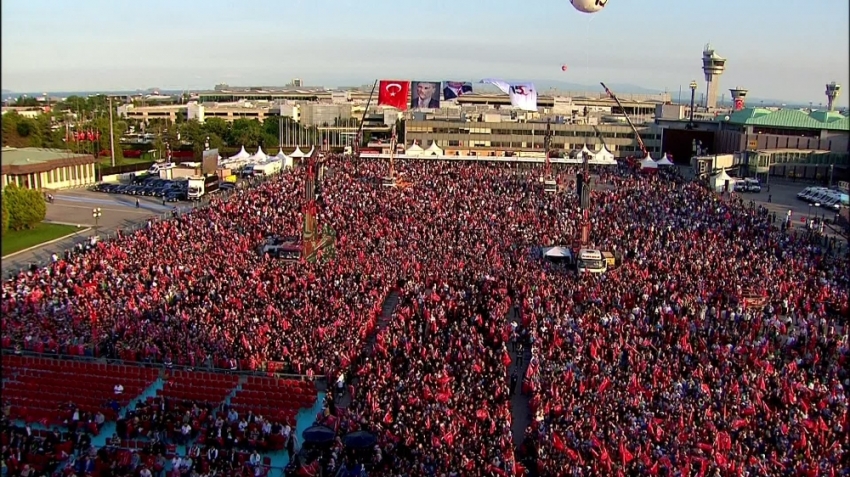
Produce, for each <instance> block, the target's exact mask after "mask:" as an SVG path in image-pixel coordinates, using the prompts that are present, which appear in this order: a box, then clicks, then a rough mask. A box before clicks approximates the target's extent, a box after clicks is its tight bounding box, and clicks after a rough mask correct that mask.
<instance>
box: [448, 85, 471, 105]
mask: <svg viewBox="0 0 850 477" xmlns="http://www.w3.org/2000/svg"><path fill="white" fill-rule="evenodd" d="M470 93H472V83H470V82H468V81H444V82H443V101H452V100H457V98H459V97H461V96H463V95H465V94H470Z"/></svg>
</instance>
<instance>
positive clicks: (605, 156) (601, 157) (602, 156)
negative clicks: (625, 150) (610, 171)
mask: <svg viewBox="0 0 850 477" xmlns="http://www.w3.org/2000/svg"><path fill="white" fill-rule="evenodd" d="M591 154H594V153H591ZM588 163H591V164H606V165H613V164H616V163H617V160H616V159H614V154H613V153H612V152H611V151H609V150H608V148H607V147H605V146H604V145H603V146H602V149H601V150H600V151H599V152H597V153H595V154H594V157H593V159H591V160H590V161H588Z"/></svg>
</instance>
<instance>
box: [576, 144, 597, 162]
mask: <svg viewBox="0 0 850 477" xmlns="http://www.w3.org/2000/svg"><path fill="white" fill-rule="evenodd" d="M585 154H588V155H589V156H590V157H588V161H590V160H592V159H593V158H594V157H595V155H594V154H593V151H591V150H590V149H588V148H587V144H585V145H584V146H583V147H582V148H581V151H579V153H578V158H579V159H581V160H584V155H585Z"/></svg>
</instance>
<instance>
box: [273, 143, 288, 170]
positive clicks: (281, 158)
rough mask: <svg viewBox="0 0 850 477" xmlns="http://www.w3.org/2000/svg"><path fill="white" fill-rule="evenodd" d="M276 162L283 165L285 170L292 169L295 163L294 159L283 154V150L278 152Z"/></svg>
mask: <svg viewBox="0 0 850 477" xmlns="http://www.w3.org/2000/svg"><path fill="white" fill-rule="evenodd" d="M274 158H275V160H278V161H280V162H281V164H283V167H284V168H285V169H292V165H293V161H292V158H291V157H289V156H287V155H286V154H284V153H283V148H280V150H279V151H278V152H277V155H276V156H274Z"/></svg>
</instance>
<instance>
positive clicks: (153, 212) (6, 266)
mask: <svg viewBox="0 0 850 477" xmlns="http://www.w3.org/2000/svg"><path fill="white" fill-rule="evenodd" d="M54 198H55V199H54V201H53V203H52V204H47V216H46V217H45V221H47V222H56V223H62V224H69V225H78V226H79V227H80V228H81V229H85V228H87V227H91V228H92V230H89V231H88V232H85V233H78V234H75V235H73V236H71V237H68V238H65V239H62V240H60V241H58V242H54V243H51V244H48V245H44V246H42V247H39V248H36V249H33V250H30V251H27V252H23V253H19V254H17V255H13V256H11V257H8V258H3V266H2V273H3V277H8V276H9V274H10V273H14V272H17V271H19V270H20V269H22V268H26V267H28V266H30V264H33V263H35V264H38V265H41V264H45V263H48V261H49V260H50V257H51V255H52V254H53V253H56V254H57V255H59V256H60V257H61V256H62V255H63V254H64V252H65V250H70V249H72V248H74V246H75V245H76V244H78V243H81V242H85V241H87V240H90V239H91V237H92V236H93V235H94V234H95V225H97V227H96V231H97V233H98V234H99V235H100V236H107V235H111V234H114V233H115V232H116V231H117V230H119V229H123V230H132V229H135V228H138V227H139V226H141V225H143V224H144V223H146V222H147V220H148V219H151V218H153V217H160V216H163V215H164V214H167V213H168V212H170V211H173V210H174V208H175V207H177V208H178V210H181V211H186V210H189V209H191V208H192V204H191V203H187V202H174V203H169V204H167V205H165V206H163V205H162V201H161V200H160V199H157V198H154V197H138V199H139V208H136V198H137V196H131V195H120V194H106V193H103V192H91V191H87V190H67V191H62V192H59V193H57V194H55V195H54ZM95 208H99V209H100V212H101V216H100V218H98V220H97V221H96V222H95V219H94V217H93V216H92V211H93V209H95Z"/></svg>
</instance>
